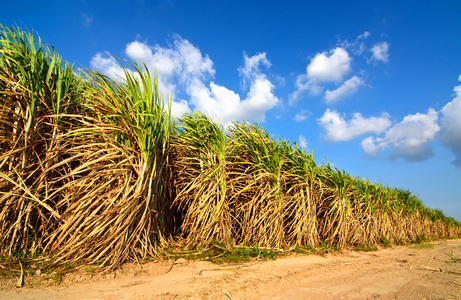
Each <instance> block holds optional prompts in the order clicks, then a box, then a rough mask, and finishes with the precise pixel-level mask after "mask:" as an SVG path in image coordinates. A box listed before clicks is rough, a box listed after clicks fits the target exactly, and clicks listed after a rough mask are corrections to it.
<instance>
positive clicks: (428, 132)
mask: <svg viewBox="0 0 461 300" xmlns="http://www.w3.org/2000/svg"><path fill="white" fill-rule="evenodd" d="M437 120H438V113H437V112H436V111H435V110H434V109H432V108H430V109H429V111H428V113H427V114H421V113H417V114H414V115H407V116H405V117H404V118H403V120H402V121H401V122H400V123H398V124H396V125H394V126H392V127H391V128H389V129H388V130H387V131H386V133H385V135H384V137H383V138H380V137H368V138H366V139H364V140H363V141H362V148H363V150H364V151H365V153H367V154H368V155H371V156H375V155H377V153H378V152H379V151H380V150H384V149H386V148H389V147H390V148H391V151H392V153H391V158H396V157H402V158H404V159H405V160H409V161H421V160H425V159H428V158H429V157H431V156H432V155H433V152H432V150H431V148H430V145H429V144H430V142H432V141H433V140H434V138H435V136H436V135H437V133H438V132H439V131H440V127H439V125H438V124H437Z"/></svg>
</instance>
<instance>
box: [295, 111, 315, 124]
mask: <svg viewBox="0 0 461 300" xmlns="http://www.w3.org/2000/svg"><path fill="white" fill-rule="evenodd" d="M311 115H312V113H311V112H310V111H308V110H302V111H300V112H299V113H297V114H296V115H295V117H294V118H293V120H295V121H296V122H303V121H305V120H307V119H308V118H309V117H310V116H311Z"/></svg>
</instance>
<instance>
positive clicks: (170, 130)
mask: <svg viewBox="0 0 461 300" xmlns="http://www.w3.org/2000/svg"><path fill="white" fill-rule="evenodd" d="M131 66H132V69H133V71H131V70H129V69H125V73H124V77H123V78H119V80H113V79H110V78H108V77H106V76H103V75H101V74H99V73H97V72H94V71H89V70H75V69H74V66H73V65H70V64H69V63H67V62H65V61H63V60H62V58H61V57H60V56H59V55H57V54H56V52H55V50H54V49H53V48H52V47H47V46H45V45H43V44H42V43H41V41H40V38H39V37H38V36H37V35H34V34H32V33H29V32H27V31H22V30H21V29H19V28H13V27H5V26H1V25H0V253H1V255H2V256H24V255H25V256H35V255H40V257H43V258H44V259H45V258H49V259H51V260H52V262H53V263H62V262H67V263H97V264H98V265H100V266H104V267H107V268H112V269H113V268H116V267H118V266H120V264H122V263H125V262H127V261H136V260H139V259H142V258H146V257H152V256H156V255H158V253H159V251H161V250H162V249H164V248H165V247H167V246H168V245H171V243H172V241H179V240H180V241H181V242H182V245H184V242H185V243H186V244H187V246H188V247H206V246H207V245H210V244H211V243H213V242H216V241H219V242H221V243H222V244H224V245H226V247H232V246H235V245H258V246H262V247H272V248H283V249H289V248H292V247H296V246H311V247H315V246H316V245H318V244H319V243H321V242H327V243H330V244H332V245H335V246H337V247H338V248H342V247H346V246H348V245H377V244H379V243H382V242H383V241H386V242H390V243H396V242H405V241H408V240H414V239H415V238H417V237H419V236H434V237H457V236H459V235H460V224H459V223H458V222H457V221H456V220H454V219H452V218H448V217H446V216H444V215H443V213H441V211H438V210H432V209H429V208H427V207H425V206H424V205H423V204H422V202H421V201H420V200H419V199H418V198H417V197H415V196H414V195H412V194H411V193H410V192H408V191H405V190H399V189H393V188H389V187H384V186H382V185H379V184H375V183H370V182H369V181H367V180H365V179H361V178H356V177H352V176H350V175H348V174H347V173H345V172H344V171H340V170H337V169H333V168H331V166H330V165H329V164H323V165H317V164H316V163H315V162H314V159H313V156H312V155H311V154H309V153H307V152H306V151H305V150H303V149H302V148H300V147H299V146H298V145H296V144H295V143H290V142H287V141H284V140H278V139H274V138H271V137H270V136H269V135H268V134H267V132H266V131H264V130H263V129H262V128H260V127H259V126H258V125H256V124H249V123H244V122H241V123H234V124H233V126H231V127H230V128H229V129H228V131H225V130H224V128H223V127H222V126H220V125H219V124H217V123H215V122H213V121H212V120H211V119H210V118H208V117H207V116H205V115H203V114H201V113H191V114H189V115H185V116H184V117H182V118H181V119H179V120H176V121H173V120H172V118H171V114H170V107H169V103H171V98H167V99H163V98H162V96H161V95H160V94H159V92H158V86H157V83H158V81H157V75H156V74H153V75H151V74H150V73H149V70H148V69H147V67H145V66H144V65H142V64H136V63H133V64H132V65H131ZM165 103H166V104H165Z"/></svg>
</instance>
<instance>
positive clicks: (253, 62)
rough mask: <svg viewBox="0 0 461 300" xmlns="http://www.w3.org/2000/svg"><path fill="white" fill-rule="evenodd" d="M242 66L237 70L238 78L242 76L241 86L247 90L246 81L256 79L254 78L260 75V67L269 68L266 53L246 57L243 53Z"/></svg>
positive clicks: (269, 64)
mask: <svg viewBox="0 0 461 300" xmlns="http://www.w3.org/2000/svg"><path fill="white" fill-rule="evenodd" d="M243 60H244V63H243V66H242V67H240V68H239V69H238V71H239V73H240V76H242V85H243V88H247V83H248V81H252V80H254V79H256V78H255V77H258V76H260V74H262V72H261V70H260V66H264V67H266V68H269V67H270V66H271V63H270V61H269V60H268V59H267V57H266V53H265V52H263V53H259V54H256V55H253V56H252V57H248V56H247V54H246V53H245V52H244V53H243Z"/></svg>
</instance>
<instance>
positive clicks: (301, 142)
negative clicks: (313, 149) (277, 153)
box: [299, 135, 309, 149]
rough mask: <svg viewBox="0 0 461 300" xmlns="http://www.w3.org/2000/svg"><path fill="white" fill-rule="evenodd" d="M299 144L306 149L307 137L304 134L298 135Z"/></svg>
mask: <svg viewBox="0 0 461 300" xmlns="http://www.w3.org/2000/svg"><path fill="white" fill-rule="evenodd" d="M299 146H300V147H301V148H303V149H307V147H308V146H309V143H308V142H307V139H306V137H305V136H304V135H300V136H299Z"/></svg>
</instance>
